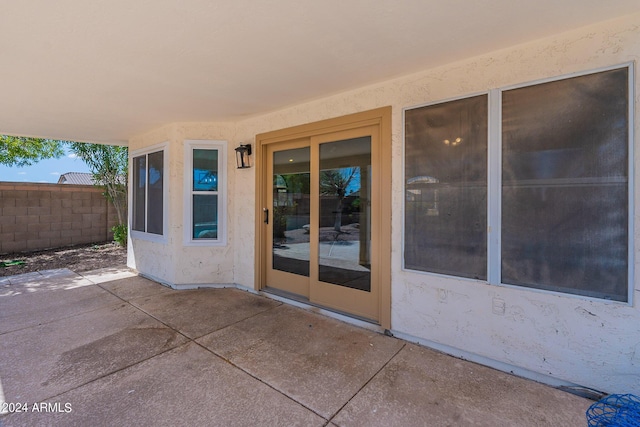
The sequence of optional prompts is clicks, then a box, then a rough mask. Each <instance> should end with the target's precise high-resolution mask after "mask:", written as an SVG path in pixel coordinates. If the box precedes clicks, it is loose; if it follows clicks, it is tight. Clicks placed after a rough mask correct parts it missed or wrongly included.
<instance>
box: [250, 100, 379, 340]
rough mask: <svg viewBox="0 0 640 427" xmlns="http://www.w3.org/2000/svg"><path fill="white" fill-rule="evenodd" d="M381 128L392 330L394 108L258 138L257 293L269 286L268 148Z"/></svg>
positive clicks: (267, 133) (293, 128)
mask: <svg viewBox="0 0 640 427" xmlns="http://www.w3.org/2000/svg"><path fill="white" fill-rule="evenodd" d="M368 126H377V128H378V131H379V138H380V162H379V163H380V164H379V167H380V176H381V178H382V179H380V181H381V185H380V194H378V197H380V205H379V206H380V209H379V212H377V215H379V218H380V233H381V235H382V236H381V237H382V238H381V239H380V240H381V245H380V251H379V256H378V259H377V260H373V259H372V262H378V263H379V275H378V280H379V283H380V300H379V316H378V319H379V323H380V326H382V327H383V328H385V329H390V328H391V154H392V150H391V107H382V108H377V109H375V110H369V111H364V112H361V113H355V114H350V115H347V116H342V117H337V118H333V119H327V120H322V121H319V122H314V123H308V124H304V125H299V126H294V127H290V128H286V129H280V130H275V131H272V132H266V133H262V134H258V135H256V141H255V154H254V156H255V157H254V159H255V168H256V187H255V188H256V204H255V218H256V223H255V281H254V287H255V290H256V291H260V290H261V289H262V288H263V287H264V286H265V283H266V263H265V260H266V256H265V254H264V251H265V248H266V246H265V245H266V239H267V236H266V227H264V226H263V225H264V222H263V216H264V213H263V210H262V209H263V208H264V207H266V196H265V191H264V186H265V185H266V183H267V182H269V181H268V178H269V177H267V176H265V173H266V167H265V165H266V161H267V160H268V159H267V158H266V151H267V150H265V149H264V147H265V146H267V145H269V144H275V143H279V142H285V141H290V140H294V139H299V138H306V137H309V138H310V137H312V136H319V135H323V134H327V133H333V132H339V131H344V130H350V129H357V128H361V127H368Z"/></svg>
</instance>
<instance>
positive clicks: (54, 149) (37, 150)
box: [0, 135, 67, 167]
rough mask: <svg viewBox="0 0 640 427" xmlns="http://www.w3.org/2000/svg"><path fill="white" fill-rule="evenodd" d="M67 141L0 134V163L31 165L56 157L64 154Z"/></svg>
mask: <svg viewBox="0 0 640 427" xmlns="http://www.w3.org/2000/svg"><path fill="white" fill-rule="evenodd" d="M66 143H67V141H57V140H53V139H42V138H28V137H23V136H10V135H0V164H3V165H6V166H18V167H21V166H31V165H32V164H34V163H37V162H39V161H40V160H44V159H57V158H58V157H62V155H63V154H64V145H65V144H66Z"/></svg>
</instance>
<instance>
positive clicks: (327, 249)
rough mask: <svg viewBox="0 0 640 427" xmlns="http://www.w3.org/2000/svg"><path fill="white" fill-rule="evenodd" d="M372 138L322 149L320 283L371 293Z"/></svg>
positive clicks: (330, 145)
mask: <svg viewBox="0 0 640 427" xmlns="http://www.w3.org/2000/svg"><path fill="white" fill-rule="evenodd" d="M370 171H371V138H370V137H368V136H366V137H361V138H353V139H348V140H342V141H335V142H328V143H324V144H320V176H319V181H320V183H319V186H320V191H319V194H320V203H319V209H320V215H319V221H320V223H319V242H318V263H319V269H318V280H320V281H321V282H326V283H331V284H335V285H340V286H345V287H348V288H353V289H358V290H361V291H366V292H370V291H371V254H370V248H371V207H370V200H371V179H370V178H371V177H370Z"/></svg>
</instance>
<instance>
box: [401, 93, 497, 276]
mask: <svg viewBox="0 0 640 427" xmlns="http://www.w3.org/2000/svg"><path fill="white" fill-rule="evenodd" d="M487 98H488V97H487V95H480V96H475V97H472V98H466V99H459V100H456V101H450V102H445V103H441V104H436V105H430V106H426V107H420V108H416V109H412V110H407V111H406V112H405V126H406V127H405V236H404V238H405V253H404V257H405V258H404V259H405V267H406V268H410V269H414V270H421V271H429V272H434V273H442V274H451V275H456V276H462V277H470V278H475V279H486V278H487V232H486V230H487V225H486V224H487V114H488V102H487Z"/></svg>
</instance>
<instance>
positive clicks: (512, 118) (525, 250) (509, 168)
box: [404, 67, 630, 302]
mask: <svg viewBox="0 0 640 427" xmlns="http://www.w3.org/2000/svg"><path fill="white" fill-rule="evenodd" d="M629 72H630V71H629V68H628V67H624V68H618V69H613V70H609V71H603V72H596V73H591V74H586V75H581V76H577V77H570V78H564V79H559V80H555V81H550V82H546V83H541V84H534V85H528V86H523V87H519V88H515V89H509V90H503V91H499V90H495V91H494V92H495V93H496V94H497V95H498V96H501V98H500V99H498V98H497V97H496V98H495V103H494V106H493V109H492V110H491V112H492V113H491V115H490V114H489V109H488V96H486V95H483V96H476V97H470V98H465V99H460V100H456V101H450V102H443V103H440V104H435V105H430V106H425V107H419V108H413V109H408V110H406V111H405V194H404V197H405V212H404V215H405V236H404V266H405V268H408V269H412V270H419V271H425V272H434V273H442V274H447V275H452V276H458V277H470V278H477V279H481V280H486V279H487V277H490V278H491V283H496V284H497V283H503V284H508V285H516V286H523V287H528V288H536V289H544V290H550V291H555V292H563V293H569V294H576V295H583V296H588V297H595V298H603V299H610V300H616V301H623V302H626V301H628V300H629V267H630V266H629V256H630V253H629V235H630V227H629V207H630V200H629V159H630V143H629V140H630V133H629V132H630V131H629V129H630V121H629V120H630V118H629ZM498 101H500V102H498ZM492 105H493V104H492ZM494 111H495V114H494V113H493V112H494ZM488 123H489V124H490V125H491V126H492V128H493V129H496V130H497V132H496V134H500V132H501V138H500V139H499V140H498V138H497V137H496V140H495V141H494V140H492V141H490V142H489V143H488V141H487V134H488V132H487V129H488ZM487 159H490V160H491V164H494V165H496V166H495V167H496V170H493V173H492V174H491V175H489V173H490V172H491V171H488V168H487ZM498 168H499V170H498ZM489 176H491V180H492V181H491V182H492V184H491V185H490V186H488V185H487V183H488V177H489ZM498 181H499V182H500V183H501V187H500V185H499V182H498ZM487 206H491V207H494V208H495V210H492V214H491V217H490V218H489V217H488V215H487ZM488 219H490V220H491V223H492V224H496V225H497V226H498V230H495V231H496V232H495V233H493V234H491V232H489V233H488V232H487V230H489V227H488V224H489V223H490V222H489V221H488ZM494 228H496V227H494ZM498 237H499V238H498ZM488 242H491V244H488Z"/></svg>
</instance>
